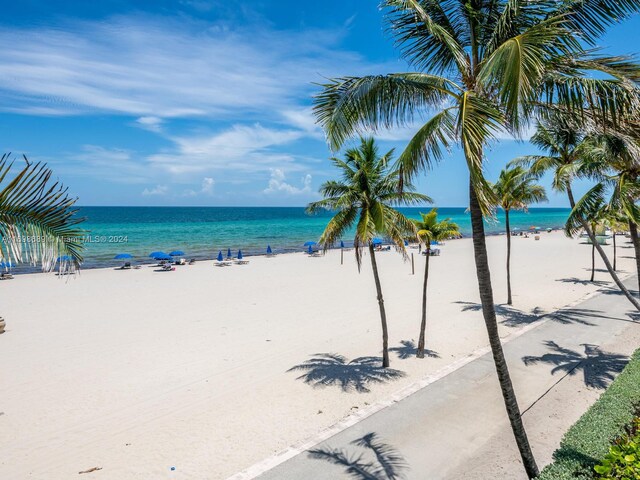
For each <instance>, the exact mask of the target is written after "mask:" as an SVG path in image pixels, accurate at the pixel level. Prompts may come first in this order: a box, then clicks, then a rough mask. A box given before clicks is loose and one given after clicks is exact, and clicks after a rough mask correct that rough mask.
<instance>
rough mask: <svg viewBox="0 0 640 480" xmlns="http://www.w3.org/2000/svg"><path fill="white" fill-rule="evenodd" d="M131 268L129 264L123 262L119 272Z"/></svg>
mask: <svg viewBox="0 0 640 480" xmlns="http://www.w3.org/2000/svg"><path fill="white" fill-rule="evenodd" d="M130 268H131V262H125V263H124V264H123V265H122V267H120V270H128V269H130Z"/></svg>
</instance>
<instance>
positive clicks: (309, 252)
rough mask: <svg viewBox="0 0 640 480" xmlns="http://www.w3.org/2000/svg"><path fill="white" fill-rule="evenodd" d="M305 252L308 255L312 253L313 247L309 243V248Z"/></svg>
mask: <svg viewBox="0 0 640 480" xmlns="http://www.w3.org/2000/svg"><path fill="white" fill-rule="evenodd" d="M307 253H308V254H309V255H311V254H312V253H313V248H312V247H311V245H309V250H307Z"/></svg>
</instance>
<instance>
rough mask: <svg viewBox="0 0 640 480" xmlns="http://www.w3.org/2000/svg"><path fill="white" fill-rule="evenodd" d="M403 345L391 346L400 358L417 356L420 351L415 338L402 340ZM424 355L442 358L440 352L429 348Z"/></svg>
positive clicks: (392, 350)
mask: <svg viewBox="0 0 640 480" xmlns="http://www.w3.org/2000/svg"><path fill="white" fill-rule="evenodd" d="M400 345H402V346H401V347H393V348H390V349H389V351H390V352H393V353H395V354H396V355H397V356H398V358H399V359H400V360H407V359H408V358H415V357H416V354H417V353H418V346H417V345H416V342H414V341H413V340H401V341H400ZM424 356H425V357H430V358H440V355H439V354H438V352H435V351H433V350H429V349H428V348H425V349H424Z"/></svg>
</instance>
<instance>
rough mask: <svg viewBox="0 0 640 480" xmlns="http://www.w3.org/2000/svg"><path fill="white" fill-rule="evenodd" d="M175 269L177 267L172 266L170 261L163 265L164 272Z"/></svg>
mask: <svg viewBox="0 0 640 480" xmlns="http://www.w3.org/2000/svg"><path fill="white" fill-rule="evenodd" d="M175 269H176V267H172V266H171V264H170V263H165V264H164V265H163V266H162V271H163V272H172V271H174V270H175Z"/></svg>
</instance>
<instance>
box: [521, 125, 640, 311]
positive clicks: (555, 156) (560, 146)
mask: <svg viewBox="0 0 640 480" xmlns="http://www.w3.org/2000/svg"><path fill="white" fill-rule="evenodd" d="M593 135H595V134H594V132H593V130H592V128H587V129H585V128H584V127H583V126H580V125H578V123H576V122H575V120H574V119H573V118H570V117H569V116H567V115H565V114H560V113H556V114H553V115H550V116H548V117H547V118H545V119H543V120H541V121H539V122H538V125H537V128H536V133H535V134H534V135H533V137H532V138H531V142H532V143H533V144H534V145H535V146H536V147H538V148H539V149H541V150H542V151H544V152H546V155H529V156H525V157H521V158H519V159H516V160H515V161H514V163H515V164H518V165H523V166H527V167H529V168H530V170H531V172H532V173H534V174H539V175H542V174H543V173H544V172H547V171H552V172H553V181H552V186H553V189H554V190H556V191H558V192H565V193H566V194H567V197H568V199H569V205H570V206H571V208H572V210H573V209H575V207H576V200H575V197H574V195H573V190H572V182H573V180H574V179H575V178H580V177H593V176H595V175H596V174H597V173H598V172H601V168H600V165H601V164H596V163H594V162H593V160H594V159H595V158H598V157H599V158H600V159H602V158H603V157H602V156H601V155H600V156H598V155H596V154H595V152H594V150H596V149H597V144H595V143H594V141H593V138H594V137H593ZM585 159H591V161H585ZM607 161H608V160H607ZM604 188H605V186H604V185H602V189H603V190H604ZM627 188H629V186H628V187H627ZM600 194H601V195H604V193H603V191H602V192H600ZM593 201H598V199H595V198H594V199H592V202H593ZM602 202H604V197H603V199H602ZM583 203H584V202H583ZM586 207H587V206H586V205H585V206H583V207H582V209H581V210H582V212H583V213H584V212H586V210H584V208H586ZM589 208H590V209H593V208H594V207H593V205H591V206H589ZM614 210H616V209H614ZM592 211H593V210H592ZM573 221H574V222H576V223H574V225H572V226H569V225H568V226H567V228H566V229H565V231H567V232H570V231H574V232H577V231H578V230H579V229H582V230H584V231H585V233H586V234H587V235H588V237H589V240H590V241H591V243H592V244H593V248H595V249H596V251H597V252H598V254H599V255H600V257H601V258H602V261H603V263H604V265H605V268H606V269H607V271H608V272H609V275H611V278H612V279H613V281H614V282H615V284H616V285H617V286H618V288H619V289H620V291H621V292H622V293H623V294H624V295H625V297H627V299H628V300H629V302H631V304H632V305H633V306H634V307H635V308H636V309H637V310H639V311H640V303H639V302H638V300H637V299H636V298H634V296H633V295H632V294H631V292H630V291H629V289H628V288H627V287H626V286H625V285H624V283H622V281H621V280H620V277H618V275H617V273H616V272H615V270H614V269H613V266H612V265H611V262H610V261H609V259H608V257H607V254H606V253H605V251H604V250H603V248H602V246H600V244H598V242H597V240H596V237H595V233H594V232H593V230H592V229H591V226H590V225H589V222H588V220H587V218H583V217H580V216H576V215H574V217H573ZM576 225H577V226H578V228H576Z"/></svg>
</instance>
